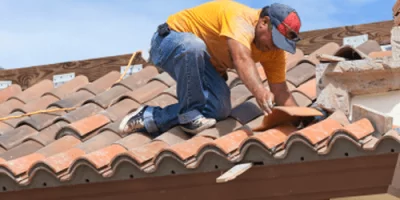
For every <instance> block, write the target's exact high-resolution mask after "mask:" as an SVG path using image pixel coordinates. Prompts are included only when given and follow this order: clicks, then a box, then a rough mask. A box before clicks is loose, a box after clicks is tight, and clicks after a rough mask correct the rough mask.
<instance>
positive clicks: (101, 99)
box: [84, 85, 130, 109]
mask: <svg viewBox="0 0 400 200" xmlns="http://www.w3.org/2000/svg"><path fill="white" fill-rule="evenodd" d="M129 91H130V90H129V89H127V88H126V87H124V86H121V85H117V86H114V87H112V88H111V89H110V90H107V91H105V92H103V93H101V94H99V95H97V96H95V97H93V98H91V99H89V100H87V101H85V102H84V104H87V103H95V104H97V105H99V106H101V107H102V108H104V109H106V108H107V107H108V106H110V105H112V104H114V103H115V102H116V101H117V100H118V99H119V98H120V97H121V96H122V95H124V94H125V93H127V92H129Z"/></svg>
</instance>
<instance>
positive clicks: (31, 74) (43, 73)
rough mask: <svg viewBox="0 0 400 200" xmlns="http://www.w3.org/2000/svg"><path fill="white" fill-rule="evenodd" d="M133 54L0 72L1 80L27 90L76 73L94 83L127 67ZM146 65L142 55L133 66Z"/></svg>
mask: <svg viewBox="0 0 400 200" xmlns="http://www.w3.org/2000/svg"><path fill="white" fill-rule="evenodd" d="M131 56H132V54H125V55H118V56H110V57H102V58H95V59H88V60H80V61H71V62H63V63H57V64H50V65H42V66H33V67H26V68H17V69H7V70H1V71H0V80H11V81H12V83H13V84H19V85H20V86H21V88H22V89H26V88H28V87H30V86H32V85H34V84H36V83H38V82H39V81H41V80H44V79H49V80H53V76H54V75H57V74H64V73H70V72H75V76H78V75H85V76H86V77H88V79H89V81H94V80H96V79H98V78H100V77H102V76H104V75H105V74H107V73H109V72H111V71H113V70H115V71H118V72H119V71H120V68H121V66H126V65H127V64H128V62H129V59H130V58H131ZM143 63H145V62H144V60H143V58H142V55H141V53H140V54H139V55H138V56H137V57H136V58H135V60H134V61H133V62H132V64H143Z"/></svg>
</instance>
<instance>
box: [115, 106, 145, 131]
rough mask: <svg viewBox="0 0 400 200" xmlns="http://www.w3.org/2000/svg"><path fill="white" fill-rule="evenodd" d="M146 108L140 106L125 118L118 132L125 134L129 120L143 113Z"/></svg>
mask: <svg viewBox="0 0 400 200" xmlns="http://www.w3.org/2000/svg"><path fill="white" fill-rule="evenodd" d="M144 108H145V106H140V107H139V108H138V109H136V110H135V112H133V113H131V114H129V115H127V116H125V117H124V118H123V119H122V121H121V123H120V124H119V127H118V130H119V132H121V133H123V134H125V132H124V128H125V126H126V124H128V121H129V119H131V118H132V117H133V116H135V115H137V114H138V113H139V112H140V111H142V110H143V109H144Z"/></svg>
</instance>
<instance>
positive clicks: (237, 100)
mask: <svg viewBox="0 0 400 200" xmlns="http://www.w3.org/2000/svg"><path fill="white" fill-rule="evenodd" d="M251 96H252V94H251V92H250V91H249V90H248V89H247V87H246V86H245V85H243V84H241V85H238V86H236V87H234V88H232V89H231V102H232V108H235V107H236V106H238V105H239V104H241V103H243V102H245V101H247V100H248V99H250V97H251Z"/></svg>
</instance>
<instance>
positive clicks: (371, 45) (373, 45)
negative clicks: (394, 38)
mask: <svg viewBox="0 0 400 200" xmlns="http://www.w3.org/2000/svg"><path fill="white" fill-rule="evenodd" d="M357 49H358V50H360V51H361V52H363V53H365V54H366V55H368V54H370V53H371V52H374V51H375V52H376V51H381V50H382V49H381V45H380V44H379V43H378V42H377V41H376V40H368V41H366V42H364V43H362V44H361V45H359V46H358V47H357Z"/></svg>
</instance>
